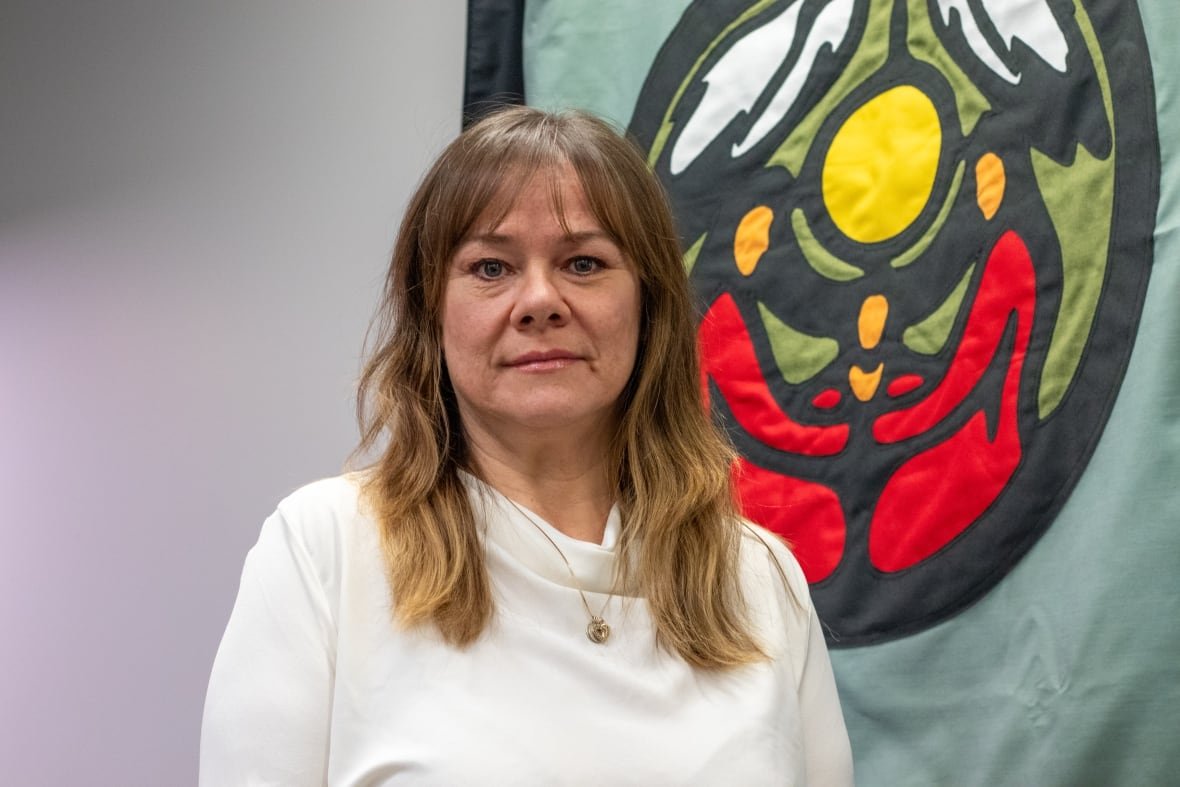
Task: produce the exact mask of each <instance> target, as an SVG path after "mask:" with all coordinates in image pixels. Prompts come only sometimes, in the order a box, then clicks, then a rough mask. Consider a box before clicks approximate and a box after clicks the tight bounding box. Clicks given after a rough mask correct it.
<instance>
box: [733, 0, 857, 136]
mask: <svg viewBox="0 0 1180 787" xmlns="http://www.w3.org/2000/svg"><path fill="white" fill-rule="evenodd" d="M852 9H853V0H835V2H832V3H830V4H828V5H827V6H825V7H824V10H823V11H821V12H820V13H819V16H818V17H816V19H815V25H814V26H813V27H812V28H811V31H810V32H809V33H808V35H807V40H806V41H805V42H803V51H802V52H801V53H800V54H799V59H798V60H796V61H795V65H793V66H791V71H790V73H788V74H787V78H786V79H785V80H783V83H782V85H780V86H779V89H778V92H777V93H775V94H774V98H772V99H771V100H770V103H769V104H768V105H767V106H766V110H765V111H764V112H763V113H762V114H761V115H760V116H759V117H758V119H757V120H756V121H754V125H753V126H751V127H750V131H749V133H747V134H746V138H745V139H743V140H742V141H741V142H739V143H737V144H736V145H734V146H733V150H732V152H731V155H732V156H733V157H734V158H736V157H738V156H740V155H742V154H743V153H745V152H746V151H748V150H749V149H750V148H752V147H754V145H756V144H758V143H759V142H760V141H762V138H763V137H765V136H766V135H767V134H769V133H770V131H771V129H773V128H774V127H775V125H777V124H778V122H779V121H780V120H782V119H783V118H784V117H785V116H786V114H787V112H789V111H790V110H791V107H792V106H793V105H794V103H795V99H797V98H799V91H800V90H802V89H803V84H804V83H805V82H806V81H807V75H808V74H809V73H810V72H811V70H812V66H814V65H815V58H816V55H818V54H819V50H820V47H822V46H823V45H824V44H828V45H829V46H830V47H831V49H832V50H833V51H834V50H835V49H836V48H837V47H839V46H840V44H841V43H843V41H844V37H845V36H846V35H848V28H849V26H850V25H851V24H852Z"/></svg>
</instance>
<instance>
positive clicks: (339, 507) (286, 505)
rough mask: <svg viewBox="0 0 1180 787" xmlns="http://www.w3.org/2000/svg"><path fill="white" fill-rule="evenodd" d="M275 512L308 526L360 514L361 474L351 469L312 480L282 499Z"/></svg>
mask: <svg viewBox="0 0 1180 787" xmlns="http://www.w3.org/2000/svg"><path fill="white" fill-rule="evenodd" d="M275 513H277V514H279V515H280V516H282V517H283V518H284V519H285V520H286V521H287V522H289V523H291V524H293V525H294V524H299V525H301V526H303V527H304V528H308V527H311V528H314V527H317V526H318V527H323V526H326V525H331V524H339V523H340V522H342V521H344V520H348V519H354V518H356V517H357V516H359V514H360V478H359V476H358V474H356V473H349V474H348V475H338V476H334V477H332V478H321V479H320V480H318V481H312V482H311V483H310V484H305V485H303V486H301V487H299V488H298V489H296V490H295V491H294V492H292V493H291V494H289V495H287V496H286V497H284V498H283V499H282V500H281V501H279V504H278V506H277V507H276V509H275Z"/></svg>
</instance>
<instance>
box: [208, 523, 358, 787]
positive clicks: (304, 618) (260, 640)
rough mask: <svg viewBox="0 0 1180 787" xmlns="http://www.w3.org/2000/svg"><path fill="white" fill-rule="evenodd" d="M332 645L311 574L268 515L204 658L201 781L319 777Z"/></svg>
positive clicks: (299, 544)
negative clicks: (207, 669)
mask: <svg viewBox="0 0 1180 787" xmlns="http://www.w3.org/2000/svg"><path fill="white" fill-rule="evenodd" d="M335 642H336V637H335V624H334V621H333V617H332V614H331V607H330V604H329V603H328V598H327V595H326V593H325V590H324V584H323V581H322V579H321V574H320V572H319V571H317V566H316V564H315V561H314V560H313V559H312V557H311V555H310V553H309V551H308V549H307V547H306V545H305V543H304V541H303V540H302V539H301V538H300V537H299V534H298V533H297V532H296V531H295V530H294V529H293V528H292V527H291V526H290V524H289V523H288V521H287V519H286V518H284V516H283V514H282V513H281V512H276V513H275V514H273V515H272V516H271V517H270V518H268V519H267V520H266V522H265V523H264V524H263V526H262V532H261V535H260V536H259V539H258V543H257V544H256V545H255V546H254V548H253V549H251V550H250V553H249V554H248V555H247V557H246V563H245V567H244V568H243V570H242V580H241V586H240V587H239V590H238V597H237V601H236V602H235V603H234V608H233V612H232V613H231V615H230V620H229V625H228V626H227V627H226V630H225V635H224V636H223V637H222V640H221V646H220V648H219V649H218V651H217V657H216V658H215V659H214V662H213V672H212V675H211V677H210V679H209V690H208V693H207V694H206V697H205V713H204V719H203V721H202V724H201V756H200V779H199V783H200V785H201V787H227V786H229V785H284V786H285V787H299V786H301V785H322V784H325V783H326V777H327V764H328V736H329V727H330V722H331V705H332V690H333V681H334V674H335Z"/></svg>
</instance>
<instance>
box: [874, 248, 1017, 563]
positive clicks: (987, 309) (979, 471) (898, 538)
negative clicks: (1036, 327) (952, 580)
mask: <svg viewBox="0 0 1180 787" xmlns="http://www.w3.org/2000/svg"><path fill="white" fill-rule="evenodd" d="M981 300H983V301H984V302H983V303H982V304H981V303H980V301H981ZM1035 303H1036V290H1035V272H1034V270H1033V267H1032V261H1031V260H1030V259H1029V256H1028V252H1027V250H1026V248H1025V246H1024V244H1023V243H1022V242H1020V239H1019V238H1018V237H1016V235H1015V234H1014V233H1008V234H1006V235H1004V237H1003V238H1001V239H1000V242H999V243H997V244H996V248H995V249H993V251H992V255H991V257H990V258H989V260H988V269H987V271H985V273H984V279H983V281H982V282H981V283H980V295H979V298H977V300H976V303H975V305H974V306H973V307H972V311H971V314H970V316H969V317H968V323H967V328H968V331H969V332H970V333H971V342H972V348H973V352H979V351H980V350H979V348H980V347H983V346H986V347H988V348H989V354H988V355H987V356H985V357H980V356H978V355H974V354H967V353H968V352H969V351H964V350H963V348H962V346H960V350H959V352H958V353H956V355H955V360H956V361H958V362H959V363H960V364H971V365H972V368H971V369H970V370H969V372H970V375H973V376H974V379H978V377H979V376H981V375H982V369H985V368H986V367H987V365H988V364H989V363H991V361H992V357H993V356H994V354H995V352H996V349H997V347H998V342H999V337H1000V336H1001V335H1002V334H1003V330H1004V327H1005V325H1006V324H1007V322H1008V316H1009V314H1011V313H1012V312H1016V315H1017V323H1016V340H1015V342H1014V345H1013V351H1012V355H1011V357H1010V358H1009V360H1008V369H1007V372H1006V373H1005V376H1004V386H1003V389H1002V391H1001V393H1000V402H999V408H998V421H997V423H996V426H995V437H991V438H989V436H988V418H987V414H986V413H985V412H984V411H983V410H982V409H981V410H980V411H979V412H977V413H976V414H975V415H973V416H972V417H971V418H970V420H968V421H967V423H966V424H964V425H963V427H962V428H960V429H959V431H957V432H956V433H955V434H953V435H951V437H949V438H948V439H947V440H945V441H943V442H942V443H939V444H938V445H936V446H934V447H933V448H930V449H928V450H926V451H923V452H922V453H920V454H918V455H917V456H914V457H912V458H911V459H909V460H908V461H906V462H905V463H904V464H903V465H902V466H901V467H900V468H898V470H897V471H896V472H895V473H894V474H893V475H892V476H891V477H890V479H889V481H888V482H886V485H885V489H884V491H882V493H881V497H880V498H879V499H878V501H877V507H876V509H875V510H874V512H873V520H872V523H871V524H870V526H869V559H870V560H871V561H872V563H873V565H874V566H876V567H877V568H878V569H880V570H881V571H887V572H894V571H901V570H902V569H906V568H909V567H911V566H913V565H915V564H917V563H919V562H921V561H923V560H925V559H926V558H928V557H930V556H931V555H933V554H934V553H935V552H937V551H938V550H940V549H942V548H943V547H944V546H946V545H947V544H949V543H950V542H951V541H952V540H953V539H954V538H955V537H956V536H958V535H959V534H960V533H962V532H963V531H964V530H966V529H967V528H968V527H970V526H971V525H972V524H973V523H974V522H975V520H976V519H978V518H979V516H980V515H981V514H982V513H983V512H984V511H986V510H987V508H988V506H990V505H991V504H992V503H993V502H994V501H995V499H996V498H997V497H998V496H999V495H1000V492H1002V491H1003V489H1004V487H1005V486H1006V485H1007V483H1008V481H1009V479H1011V477H1012V474H1013V473H1014V472H1015V471H1016V467H1017V466H1018V465H1019V464H1020V458H1021V455H1022V453H1023V452H1022V447H1021V442H1020V431H1019V428H1018V423H1017V405H1018V404H1019V393H1020V373H1021V370H1022V369H1023V368H1024V360H1025V355H1026V353H1027V350H1028V341H1029V335H1030V332H1031V329H1032V315H1033V307H1034V305H1035ZM964 344H967V339H966V338H964ZM969 349H970V348H969ZM961 357H962V358H965V360H962V361H960V358H961ZM974 364H980V365H981V370H980V371H979V372H978V373H976V371H975V369H974ZM956 375H957V377H958V378H959V379H962V378H963V377H964V376H970V375H968V373H967V372H964V371H959V372H957V373H956ZM951 376H952V375H951V374H948V378H949V377H951ZM944 383H945V380H944ZM941 387H942V386H940V388H941ZM936 394H937V390H936V391H935V392H934V393H933V394H932V396H931V399H934V398H935V395H936ZM943 396H944V397H945V396H949V394H943ZM962 396H965V393H964V394H963V395H962ZM962 396H960V399H961V398H962ZM944 406H945V403H944V401H943V400H942V399H938V400H935V402H934V404H930V403H929V400H928V401H927V402H923V403H921V404H919V405H917V406H915V407H914V408H910V410H904V411H901V412H899V413H893V414H892V415H895V416H900V415H906V416H907V418H908V419H909V420H905V419H901V418H899V419H896V420H895V421H894V422H891V424H890V425H891V427H892V428H893V429H895V430H897V431H893V432H890V434H891V435H892V436H894V437H895V439H901V438H897V437H896V435H897V434H898V433H902V434H904V430H905V429H910V428H913V426H914V424H922V423H924V420H923V419H924V418H926V417H929V413H930V412H934V413H942V408H943V407H944ZM923 407H925V408H926V410H925V411H923V410H922V408H923ZM916 411H917V412H916ZM887 417H888V416H882V417H881V419H880V420H879V421H878V424H880V421H884V420H885V418H887Z"/></svg>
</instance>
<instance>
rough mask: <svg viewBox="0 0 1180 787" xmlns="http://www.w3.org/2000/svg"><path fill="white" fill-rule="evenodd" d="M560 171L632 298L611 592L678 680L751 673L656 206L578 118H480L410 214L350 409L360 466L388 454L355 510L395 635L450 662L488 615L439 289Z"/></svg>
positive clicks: (703, 417)
mask: <svg viewBox="0 0 1180 787" xmlns="http://www.w3.org/2000/svg"><path fill="white" fill-rule="evenodd" d="M567 164H568V165H569V166H570V167H572V169H573V170H574V172H576V173H577V176H578V178H579V179H580V181H581V185H582V188H583V191H584V193H585V196H586V200H587V203H588V205H589V207H590V210H591V212H592V213H593V214H594V216H595V218H596V219H597V220H598V221H599V223H600V224H601V225H602V227H603V228H604V229H605V230H606V231H607V232H609V233H610V234H611V235H612V236H613V238H614V240H615V242H616V243H617V244H618V245H619V246H620V248H622V249H623V251H624V252H625V253H626V254H627V255H628V258H629V259H631V260H632V261H633V262H634V264H635V266H636V269H637V272H638V276H639V280H640V290H641V326H640V341H639V355H638V357H637V359H636V363H635V369H634V371H633V372H632V375H631V378H630V380H629V382H628V384H627V386H626V387H625V389H624V391H623V393H622V394H621V396H620V399H619V403H618V419H617V424H618V426H617V430H616V432H615V434H614V436H613V439H612V442H611V448H610V456H609V457H608V465H607V466H608V468H609V469H610V471H611V473H612V476H611V477H612V478H615V479H616V481H617V499H618V503H619V507H620V510H621V512H622V518H623V528H622V535H621V537H620V543H619V550H620V560H619V566H620V576H619V578H618V579H619V581H620V585H621V586H622V587H628V588H635V590H636V592H638V593H639V594H640V595H641V596H643V597H644V598H645V599H646V600H647V602H648V606H649V609H650V610H651V615H652V618H653V620H654V623H655V628H656V636H657V640H658V641H659V642H660V644H661V645H662V646H663V647H665V648H667V649H669V650H671V651H673V652H676V653H678V654H680V656H682V657H683V658H684V659H685V660H686V661H687V662H688V663H690V664H692V665H694V666H697V667H702V668H709V669H715V668H723V667H730V666H735V665H739V664H745V663H749V662H751V661H754V660H757V659H760V658H762V657H763V654H762V652H761V650H760V649H759V646H758V643H757V641H756V640H755V638H754V636H753V634H752V632H751V630H750V627H749V624H748V622H747V620H746V616H745V602H744V599H743V598H742V594H741V588H740V586H739V580H738V552H739V547H740V540H741V526H740V518H739V517H738V515H737V513H736V511H735V508H734V502H733V500H734V498H733V492H732V488H731V480H730V467H731V463H732V461H733V453H732V449H731V448H730V447H729V444H728V442H727V441H726V440H725V439H724V438H723V437H722V436H721V435H720V433H719V432H718V431H717V429H716V427H715V426H714V425H713V423H712V422H711V421H710V419H709V417H708V414H707V413H706V411H705V409H704V405H703V403H702V398H701V391H700V377H699V374H700V372H699V364H698V359H697V352H696V342H695V330H694V324H693V305H692V303H693V302H692V295H691V293H690V289H689V285H688V281H687V277H686V274H685V271H684V267H683V263H682V258H681V252H680V243H679V239H678V237H677V234H676V229H675V225H674V223H673V220H672V216H671V213H670V210H669V208H668V202H667V198H666V196H665V195H664V192H663V189H662V188H661V186H660V184H659V182H658V181H657V179H656V178H655V176H654V175H653V174H652V173H651V172H650V171H649V170H648V168H647V166H646V164H645V162H644V160H643V158H642V157H641V155H640V154H639V152H638V151H637V150H636V148H635V147H634V146H633V145H632V144H631V143H630V142H629V141H627V140H626V139H624V138H622V137H621V136H619V135H618V134H617V133H616V132H615V131H614V130H613V129H611V128H610V127H609V126H608V125H606V124H605V123H604V122H602V121H601V120H598V119H596V118H594V117H593V116H590V115H588V114H585V113H581V112H566V113H561V114H549V113H545V112H542V111H539V110H536V109H531V108H526V107H514V108H510V109H506V110H502V111H499V112H497V113H495V114H492V115H490V116H488V117H486V118H484V119H483V120H481V121H480V122H478V123H476V124H475V125H473V126H472V127H471V128H469V129H468V130H467V131H465V132H464V133H463V134H462V135H460V136H459V137H458V138H457V139H456V140H455V141H454V142H452V143H451V144H450V146H448V147H447V149H446V150H445V151H443V153H442V155H441V156H440V157H439V159H438V160H437V161H436V162H435V164H434V166H433V167H432V168H431V169H430V171H429V172H427V174H426V176H425V177H424V179H423V180H422V183H421V184H420V185H419V187H418V190H417V191H416V193H415V194H414V196H413V198H412V199H411V200H410V204H409V207H408V208H407V210H406V214H405V217H404V219H403V221H402V224H401V230H400V232H399V234H398V239H397V243H396V245H395V248H394V253H393V259H392V262H391V264H390V267H389V273H388V276H387V280H386V284H385V291H384V297H383V301H382V304H381V307H380V309H379V311H378V314H377V316H376V318H375V320H374V324H373V329H372V331H371V334H370V340H371V343H372V347H373V348H374V349H373V351H372V353H371V355H370V357H369V359H368V361H367V363H366V365H365V368H364V371H363V373H362V376H361V381H360V386H359V390H358V394H357V414H358V421H359V423H360V427H361V442H360V445H359V447H358V449H357V455H364V454H365V453H366V452H370V451H372V450H374V449H376V448H378V446H379V445H381V444H382V442H383V441H387V443H386V444H385V447H384V449H383V450H382V452H381V453H380V455H379V456H378V458H377V460H376V461H375V462H374V463H373V464H372V466H371V467H370V468H369V472H368V474H367V475H366V481H365V486H364V495H365V499H366V501H367V502H368V504H369V505H370V506H371V508H372V509H373V512H374V514H375V516H376V518H377V521H378V522H379V523H380V528H381V542H382V548H383V550H384V558H385V563H386V566H387V572H388V579H389V582H390V586H391V589H392V595H393V599H394V615H395V618H396V619H397V621H398V622H400V623H401V624H403V625H418V624H424V623H432V624H433V625H435V626H436V627H437V628H438V630H439V632H440V633H441V635H442V637H443V638H444V639H445V640H446V641H448V642H450V643H452V644H453V645H456V646H463V645H467V644H469V643H471V642H473V641H474V640H475V639H476V638H478V637H479V635H480V634H481V632H483V631H484V629H485V628H486V626H487V625H488V622H489V621H490V619H491V616H492V614H493V601H492V595H491V590H490V583H489V579H488V576H487V569H486V566H485V564H484V551H483V545H482V543H481V542H480V537H479V533H478V531H477V529H476V526H475V521H474V516H473V513H472V510H471V506H470V504H469V502H468V495H467V490H466V487H465V485H464V484H463V481H462V478H461V476H460V470H466V471H469V472H474V468H472V467H471V466H470V460H469V456H468V453H467V446H466V443H465V440H464V435H463V429H462V424H461V423H460V420H459V414H458V409H457V405H456V400H455V395H454V392H453V391H452V389H451V386H450V382H449V378H448V375H447V372H446V368H445V364H444V362H443V355H442V341H441V327H440V314H441V304H442V300H443V293H444V288H445V286H446V271H447V268H448V266H449V263H450V259H451V256H452V254H453V253H454V251H455V249H456V248H457V247H458V245H459V244H460V242H461V241H462V239H463V237H464V235H465V234H466V233H467V232H468V231H469V229H470V228H471V227H472V225H473V224H474V223H475V222H476V221H477V220H478V219H480V218H481V217H484V216H487V217H489V218H490V219H491V223H492V224H493V225H494V224H495V223H496V222H497V220H498V219H499V218H503V216H505V215H506V214H507V213H508V211H509V210H511V207H512V201H513V198H514V195H515V194H516V193H518V191H519V188H520V186H521V185H522V184H523V183H525V182H526V181H527V180H528V179H529V178H530V177H531V176H532V175H534V174H535V173H537V172H546V171H548V172H555V171H557V170H559V169H560V168H561V167H563V166H565V165H567ZM556 207H557V209H558V210H559V211H560V209H561V206H560V205H557V206H556ZM489 213H490V215H489Z"/></svg>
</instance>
